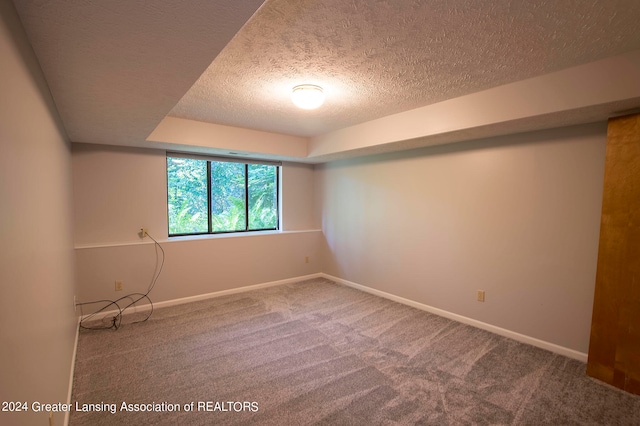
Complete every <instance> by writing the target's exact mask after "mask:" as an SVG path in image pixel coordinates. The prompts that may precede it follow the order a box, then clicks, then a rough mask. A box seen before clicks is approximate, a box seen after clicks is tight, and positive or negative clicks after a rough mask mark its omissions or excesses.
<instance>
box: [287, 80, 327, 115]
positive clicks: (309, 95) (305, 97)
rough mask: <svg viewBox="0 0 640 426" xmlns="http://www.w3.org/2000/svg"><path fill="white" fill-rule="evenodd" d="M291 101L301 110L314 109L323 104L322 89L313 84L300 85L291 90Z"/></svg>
mask: <svg viewBox="0 0 640 426" xmlns="http://www.w3.org/2000/svg"><path fill="white" fill-rule="evenodd" d="M291 100H292V101H293V103H294V104H296V106H297V107H299V108H302V109H315V108H318V107H319V106H320V105H322V103H323V102H324V92H323V91H322V87H320V86H316V85H314V84H301V85H300V86H296V87H294V88H293V92H292V93H291Z"/></svg>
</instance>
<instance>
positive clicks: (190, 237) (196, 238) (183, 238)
mask: <svg viewBox="0 0 640 426" xmlns="http://www.w3.org/2000/svg"><path fill="white" fill-rule="evenodd" d="M307 232H322V230H321V229H301V230H291V231H256V232H238V233H229V234H204V235H183V236H180V237H169V238H167V239H163V240H160V239H158V243H160V244H171V243H178V242H184V241H200V240H217V239H223V238H256V237H263V236H265V237H266V236H273V235H285V234H301V233H307ZM141 244H153V241H152V240H150V239H148V238H145V240H144V241H127V242H121V243H103V244H99V243H98V244H76V246H75V247H74V248H75V249H76V250H81V249H92V248H103V247H119V246H134V245H141Z"/></svg>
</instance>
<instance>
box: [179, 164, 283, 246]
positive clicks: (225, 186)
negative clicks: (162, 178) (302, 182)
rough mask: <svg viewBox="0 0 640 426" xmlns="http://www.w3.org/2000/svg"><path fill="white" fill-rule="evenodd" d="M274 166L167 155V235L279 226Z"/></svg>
mask: <svg viewBox="0 0 640 426" xmlns="http://www.w3.org/2000/svg"><path fill="white" fill-rule="evenodd" d="M278 169H279V167H278V166H277V165H272V164H254V163H234V162H229V161H215V160H205V159H193V158H182V157H171V156H167V205H168V215H169V235H170V236H176V235H193V234H206V233H221V232H243V231H261V230H275V229H278V226H279V223H278V175H279V174H278Z"/></svg>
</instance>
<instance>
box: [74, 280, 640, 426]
mask: <svg viewBox="0 0 640 426" xmlns="http://www.w3.org/2000/svg"><path fill="white" fill-rule="evenodd" d="M125 322H126V321H125ZM123 402H124V403H125V404H126V405H127V406H126V408H130V409H132V410H135V409H139V410H142V409H147V408H150V409H156V411H127V410H125V409H124V408H125V407H123ZM72 403H73V404H77V405H78V408H79V409H80V410H82V409H83V407H84V408H86V412H82V411H75V410H73V411H72V412H71V418H70V424H71V425H143V424H149V425H151V424H153V425H214V424H215V425H220V424H221V425H226V424H239V425H240V424H265V425H306V424H326V425H391V424H396V425H403V424H420V425H427V424H431V425H475V424H478V425H494V424H500V425H543V424H548V425H636V426H637V425H640V397H637V396H633V395H630V394H627V393H625V392H622V391H619V390H617V389H615V388H612V387H609V386H607V385H604V384H601V383H599V382H597V381H595V380H593V379H591V378H588V377H587V376H586V375H585V364H583V363H581V362H578V361H575V360H572V359H569V358H566V357H563V356H560V355H556V354H554V353H551V352H548V351H545V350H542V349H538V348H535V347H532V346H529V345H525V344H521V343H518V342H515V341H513V340H510V339H507V338H504V337H501V336H497V335H494V334H492V333H489V332H487V331H483V330H480V329H476V328H473V327H470V326H467V325H464V324H460V323H457V322H454V321H451V320H448V319H445V318H442V317H438V316H436V315H432V314H430V313H427V312H423V311H420V310H417V309H414V308H410V307H407V306H405V305H401V304H398V303H395V302H392V301H389V300H386V299H382V298H379V297H376V296H373V295H370V294H367V293H363V292H360V291H358V290H354V289H351V288H348V287H344V286H341V285H338V284H335V283H332V282H330V281H327V280H324V279H315V280H310V281H305V282H302V283H297V284H291V285H283V286H278V287H272V288H268V289H263V290H256V291H251V292H247V293H241V294H235V295H231V296H225V297H220V298H215V299H209V300H206V301H201V302H195V303H191V304H186V305H180V306H174V307H170V308H164V309H158V310H156V311H155V312H154V313H153V315H152V317H151V318H150V319H149V320H148V321H147V322H144V323H140V324H130V325H126V324H124V325H123V326H122V327H121V328H120V329H119V330H117V331H115V330H108V331H86V330H82V331H81V333H80V339H79V342H78V352H77V359H76V367H75V377H74V386H73V395H72ZM150 403H155V404H157V405H156V406H148V405H146V404H150ZM163 403H164V406H163V405H162V404H163ZM191 403H193V406H191ZM85 404H87V405H85ZM89 404H95V405H93V406H92V405H89ZM111 404H113V405H111ZM129 404H130V405H129ZM133 404H139V405H138V406H137V407H136V406H135V405H133ZM173 404H175V405H173ZM191 407H193V408H192V410H191V411H186V410H189V409H191ZM169 408H174V411H170V410H169ZM98 409H102V410H104V411H97V410H98ZM111 409H113V411H114V412H115V413H114V414H112V413H111V411H110V410H111ZM178 409H179V411H178Z"/></svg>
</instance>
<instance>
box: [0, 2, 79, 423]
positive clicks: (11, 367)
mask: <svg viewBox="0 0 640 426" xmlns="http://www.w3.org/2000/svg"><path fill="white" fill-rule="evenodd" d="M0 63H1V64H2V65H1V66H0V93H1V95H0V123H1V125H0V144H1V146H2V155H0V175H1V177H0V199H2V202H0V240H1V241H2V249H1V250H2V252H1V254H0V283H1V284H0V285H2V297H0V332H1V339H2V345H0V401H27V402H29V403H31V402H33V401H41V402H50V403H57V402H63V403H64V402H66V401H67V392H68V388H69V378H70V370H71V358H72V353H73V345H74V339H75V327H76V324H77V323H76V317H75V313H74V308H73V296H74V276H73V271H74V269H73V256H74V252H73V242H72V217H71V215H72V209H71V160H70V148H69V146H68V143H67V140H66V136H65V134H64V132H63V131H62V130H61V127H60V126H59V119H58V116H57V112H56V110H55V107H54V106H53V102H52V100H51V98H50V95H49V91H48V89H47V86H46V83H45V81H44V78H43V77H42V74H41V71H40V67H39V65H38V63H37V60H36V59H35V56H34V55H33V52H32V50H31V47H30V45H29V43H28V41H27V39H26V36H25V34H24V32H23V29H22V26H21V24H20V21H19V19H18V17H17V15H16V13H15V10H14V9H13V4H12V3H11V2H4V1H3V2H0ZM47 418H48V413H34V412H33V411H31V410H30V411H28V412H26V413H6V412H0V423H1V424H6V425H9V424H11V425H22V424H24V425H34V424H41V425H45V424H48V420H47ZM54 419H55V424H58V425H60V424H62V423H63V420H64V414H56V415H55V416H54Z"/></svg>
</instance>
